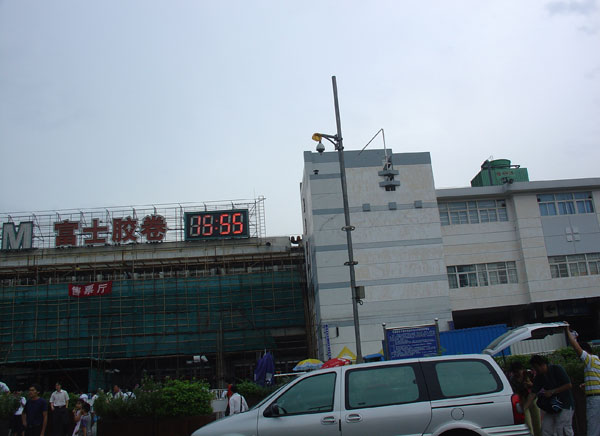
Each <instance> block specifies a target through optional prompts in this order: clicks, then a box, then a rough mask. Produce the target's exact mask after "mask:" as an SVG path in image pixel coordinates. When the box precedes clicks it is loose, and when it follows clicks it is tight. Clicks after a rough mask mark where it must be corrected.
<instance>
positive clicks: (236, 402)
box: [229, 385, 248, 415]
mask: <svg viewBox="0 0 600 436" xmlns="http://www.w3.org/2000/svg"><path fill="white" fill-rule="evenodd" d="M231 391H232V392H233V395H231V397H230V398H229V415H235V414H237V413H242V412H245V411H246V410H248V403H246V399H245V398H244V397H243V395H241V394H240V393H239V392H238V389H237V386H236V385H232V386H231Z"/></svg>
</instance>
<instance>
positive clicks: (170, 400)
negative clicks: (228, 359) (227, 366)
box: [94, 379, 213, 420]
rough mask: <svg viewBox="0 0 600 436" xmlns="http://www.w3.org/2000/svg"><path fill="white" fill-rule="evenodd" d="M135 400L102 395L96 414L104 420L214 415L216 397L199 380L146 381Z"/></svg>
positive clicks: (206, 385) (96, 404) (99, 398)
mask: <svg viewBox="0 0 600 436" xmlns="http://www.w3.org/2000/svg"><path fill="white" fill-rule="evenodd" d="M134 394H135V398H126V397H124V398H111V397H110V396H109V395H108V394H105V393H102V394H100V395H99V396H98V399H97V400H96V401H95V402H94V411H95V413H96V414H98V416H100V417H101V418H103V419H114V420H119V419H126V418H130V417H140V418H146V417H157V418H167V417H182V416H201V415H210V414H211V413H212V407H211V404H210V402H211V400H212V399H213V394H212V393H211V392H210V390H209V386H208V384H207V383H205V382H203V381H196V380H192V381H190V380H166V381H165V382H162V383H161V382H156V381H154V380H152V379H146V380H144V382H143V384H142V386H141V387H140V388H139V389H136V390H135V391H134Z"/></svg>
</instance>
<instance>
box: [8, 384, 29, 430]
mask: <svg viewBox="0 0 600 436" xmlns="http://www.w3.org/2000/svg"><path fill="white" fill-rule="evenodd" d="M15 395H16V396H17V397H19V398H20V400H19V408H18V409H17V411H16V412H15V414H14V415H13V417H12V422H11V425H10V429H11V431H12V433H11V435H14V436H23V434H24V431H25V429H24V428H23V417H22V416H21V415H23V409H24V408H25V404H26V403H27V400H26V399H25V397H23V396H22V392H20V391H17V392H15Z"/></svg>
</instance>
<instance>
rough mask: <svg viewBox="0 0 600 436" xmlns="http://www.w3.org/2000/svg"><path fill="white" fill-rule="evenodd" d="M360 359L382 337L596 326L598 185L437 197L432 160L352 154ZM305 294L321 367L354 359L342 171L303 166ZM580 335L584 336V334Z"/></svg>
mask: <svg viewBox="0 0 600 436" xmlns="http://www.w3.org/2000/svg"><path fill="white" fill-rule="evenodd" d="M345 159H346V167H347V171H346V175H347V183H348V197H349V207H350V212H351V214H350V215H351V223H352V225H353V226H355V227H356V229H355V231H353V234H352V236H353V245H354V257H355V260H356V261H357V262H358V264H357V265H356V281H357V286H364V287H365V297H364V299H363V300H362V303H363V304H362V305H360V306H359V318H360V326H361V343H362V349H363V354H365V355H366V354H370V353H376V352H379V351H380V350H381V349H382V343H381V341H382V339H383V331H382V323H386V325H387V326H409V325H410V326H414V325H421V324H431V323H433V322H434V321H435V320H436V319H437V320H438V322H439V326H440V330H447V329H453V328H465V327H474V326H480V325H489V324H494V323H506V324H508V325H521V324H524V323H527V322H540V321H545V320H547V321H550V320H557V319H569V320H571V321H573V322H575V323H577V322H580V323H582V326H581V327H580V328H583V329H584V330H585V329H588V330H589V331H590V332H589V335H592V334H593V333H592V331H593V329H592V328H591V327H590V326H595V327H597V326H598V309H599V308H600V306H599V301H600V298H599V297H600V275H598V274H599V269H600V262H599V258H598V256H600V224H599V223H600V215H599V214H598V212H597V209H596V205H597V204H598V202H599V201H600V179H596V178H594V179H578V180H555V181H543V182H528V181H523V182H513V180H509V179H507V180H506V181H505V183H503V184H502V185H499V186H481V187H469V188H460V189H437V190H436V189H435V184H434V178H433V169H432V166H431V159H430V155H429V153H399V154H394V153H392V152H390V151H389V150H388V151H387V152H386V151H384V150H366V151H363V152H357V151H346V152H345ZM301 201H302V214H303V223H304V245H305V252H306V267H307V276H308V287H309V292H310V293H312V299H313V301H314V307H313V308H312V309H313V312H314V317H315V320H316V322H315V329H316V330H315V332H314V334H315V336H316V337H317V339H318V344H319V353H320V357H322V358H325V359H326V358H328V357H329V356H333V357H335V356H337V355H339V354H340V353H342V354H343V353H348V351H349V352H350V354H352V353H353V352H355V343H354V342H355V341H354V322H353V318H352V306H351V303H352V299H351V290H350V283H349V272H348V267H347V266H345V265H344V262H346V261H347V260H348V254H347V245H346V238H345V232H344V231H342V230H341V228H342V227H343V226H344V214H343V207H342V196H341V187H340V169H339V163H338V157H337V154H336V153H335V152H331V153H322V154H318V153H311V152H306V153H305V155H304V175H303V181H302V184H301ZM583 324H585V326H588V327H585V326H584V325H583Z"/></svg>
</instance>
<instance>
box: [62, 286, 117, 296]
mask: <svg viewBox="0 0 600 436" xmlns="http://www.w3.org/2000/svg"><path fill="white" fill-rule="evenodd" d="M111 293H112V282H94V283H88V284H87V285H73V284H71V283H70V284H69V297H77V298H80V297H94V296H99V295H108V294H111Z"/></svg>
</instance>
